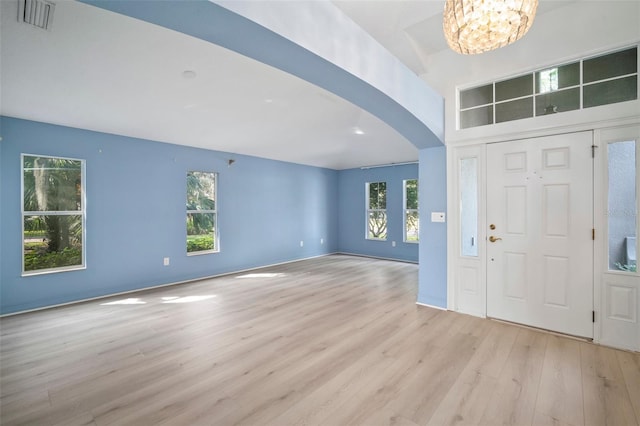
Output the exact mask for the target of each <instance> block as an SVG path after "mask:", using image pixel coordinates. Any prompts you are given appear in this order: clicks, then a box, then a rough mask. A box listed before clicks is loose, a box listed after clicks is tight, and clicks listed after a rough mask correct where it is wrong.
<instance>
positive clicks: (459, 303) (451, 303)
mask: <svg viewBox="0 0 640 426" xmlns="http://www.w3.org/2000/svg"><path fill="white" fill-rule="evenodd" d="M597 124H600V126H598V125H597ZM638 125H640V119H639V118H637V119H636V120H631V121H630V120H621V121H620V122H613V121H609V122H607V123H596V125H594V126H592V127H591V128H590V129H588V128H585V127H584V126H582V127H576V128H573V129H566V130H567V131H569V130H570V131H571V132H573V131H584V130H593V131H594V145H596V146H597V148H596V150H595V155H596V157H595V161H594V174H593V176H594V197H593V200H594V225H595V230H596V244H595V245H594V263H593V274H594V281H593V282H594V285H593V288H594V295H593V296H594V298H593V303H594V310H595V312H596V315H595V324H594V338H593V340H594V342H596V343H603V344H606V345H609V346H614V347H620V348H625V349H632V350H636V351H640V326H638V328H637V333H636V336H637V338H636V340H635V342H622V341H621V340H622V339H620V338H618V337H616V336H614V335H611V331H610V330H606V329H605V330H603V325H602V318H603V315H606V311H604V308H606V306H604V300H603V294H604V293H603V292H604V290H603V286H604V283H603V280H602V276H603V272H604V262H603V259H605V258H606V256H607V253H606V250H607V247H606V245H607V242H606V240H605V239H604V238H605V237H606V233H605V232H604V231H605V230H606V228H607V220H606V211H605V210H606V193H605V189H604V186H603V185H604V176H606V174H607V164H606V159H603V157H604V156H603V155H601V152H602V149H603V147H602V144H603V142H602V140H601V139H602V137H603V136H602V135H603V134H604V135H605V137H606V135H607V134H608V132H609V131H610V130H611V129H618V128H625V127H629V126H638ZM541 133H544V134H538V135H537V136H552V135H555V134H560V133H565V132H563V131H559V130H558V129H556V130H549V131H548V132H541ZM524 138H525V137H524V136H523V137H517V136H513V135H512V136H511V137H505V138H504V139H503V140H491V141H479V142H478V143H466V144H454V145H447V175H448V176H447V193H448V194H449V195H448V197H447V210H448V211H449V214H448V217H449V220H448V223H447V233H448V244H447V247H448V248H447V309H448V310H452V311H457V312H461V313H465V314H470V315H474V316H478V317H483V318H484V317H486V261H487V255H486V238H487V234H486V229H485V227H484V226H482V225H484V224H485V223H486V202H485V197H484V194H486V185H487V176H486V146H487V144H488V143H489V142H508V141H511V140H518V139H524ZM527 138H529V137H528V135H527ZM638 151H640V150H638ZM638 151H637V153H636V155H637V157H638V164H640V153H638ZM468 156H477V158H478V161H479V163H478V165H479V166H478V176H477V179H478V188H479V191H480V194H479V197H480V198H479V203H478V209H479V212H478V224H479V226H478V242H479V245H478V257H477V259H471V260H470V259H465V258H464V257H463V256H461V255H460V202H459V189H460V188H459V179H458V173H459V170H458V162H459V160H460V159H461V158H466V157H468ZM637 192H638V199H639V200H640V184H638V188H637ZM603 203H604V204H603ZM639 204H640V201H639ZM603 206H604V208H603ZM638 208H639V209H640V205H639V207H638ZM599 237H600V238H599ZM470 265H475V267H476V268H478V270H477V274H478V275H477V276H478V277H479V278H478V284H477V285H478V288H479V291H478V292H477V294H476V295H475V297H474V298H471V297H468V296H469V295H468V294H466V295H462V294H461V291H463V290H462V288H461V286H460V282H461V279H462V278H463V277H464V275H465V273H467V274H468V273H469V271H468V269H467V270H466V271H465V270H464V268H469V267H470ZM639 279H640V278H639ZM465 296H467V297H466V300H465ZM635 309H636V310H637V312H636V314H635V315H636V318H638V320H639V321H640V289H639V290H638V303H636V305H635ZM605 328H606V327H605ZM609 328H610V327H609Z"/></svg>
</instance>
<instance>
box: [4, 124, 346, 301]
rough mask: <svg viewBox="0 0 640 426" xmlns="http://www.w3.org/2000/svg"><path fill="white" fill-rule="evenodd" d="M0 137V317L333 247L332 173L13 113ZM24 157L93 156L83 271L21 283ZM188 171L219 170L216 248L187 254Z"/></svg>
mask: <svg viewBox="0 0 640 426" xmlns="http://www.w3.org/2000/svg"><path fill="white" fill-rule="evenodd" d="M0 131H1V136H2V142H0V164H1V165H2V167H1V171H0V189H1V191H0V201H1V207H0V215H1V218H2V221H1V222H0V235H1V236H2V239H1V242H0V252H1V253H2V254H3V256H2V257H0V259H1V260H0V312H1V313H10V312H15V311H20V310H26V309H32V308H37V307H42V306H48V305H54V304H59V303H64V302H69V301H73V300H79V299H85V298H91V297H96V296H101V295H106V294H112V293H117V292H122V291H128V290H134V289H140V288H144V287H150V286H155V285H160V284H165V283H172V282H178V281H182V280H189V279H195V278H200V277H206V276H211V275H216V274H221V273H225V272H229V271H237V270H241V269H247V268H252V267H256V266H262V265H268V264H273V263H278V262H285V261H291V260H296V259H301V258H306V257H312V256H318V255H322V254H326V253H332V252H336V251H337V250H338V241H337V229H338V224H337V217H338V214H337V212H338V209H337V201H336V200H337V199H338V194H337V187H338V172H337V171H334V170H328V169H321V168H315V167H309V166H302V165H296V164H291V163H284V162H279V161H272V160H265V159H260V158H255V157H249V156H241V155H236V154H227V153H221V152H215V151H208V150H203V149H197V148H189V147H184V146H178V145H171V144H165V143H159V142H152V141H146V140H140V139H133V138H127V137H122V136H116V135H111V134H104V133H97V132H92V131H87V130H80V129H73V128H67V127H61V126H54V125H49V124H44V123H37V122H32V121H25V120H18V119H13V118H8V117H0ZM21 153H30V154H40V155H51V156H61V157H71V158H79V159H85V160H86V193H87V231H86V232H87V234H86V235H87V243H86V244H87V246H86V253H87V258H86V265H87V268H86V269H85V270H80V271H71V272H62V273H54V274H45V275H37V276H29V277H21V252H20V249H19V248H20V247H21V234H20V232H21V231H20V230H21V216H20V200H21V194H20V154H21ZM229 158H233V159H235V160H236V162H235V163H234V164H233V165H231V166H230V167H229V166H228V165H227V160H228V159H229ZM189 170H202V171H215V172H218V173H219V181H218V192H219V196H218V199H219V209H220V210H219V226H220V246H221V252H220V253H216V254H208V255H200V256H187V255H186V248H185V239H186V227H185V185H186V173H187V171H189ZM321 238H322V239H324V244H320V239H321ZM301 240H303V241H304V247H300V241H301ZM163 257H170V259H171V264H170V266H163V262H162V261H163Z"/></svg>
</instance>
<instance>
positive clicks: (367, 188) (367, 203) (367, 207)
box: [364, 181, 389, 241]
mask: <svg viewBox="0 0 640 426" xmlns="http://www.w3.org/2000/svg"><path fill="white" fill-rule="evenodd" d="M381 183H384V185H385V194H384V206H385V208H384V209H381V208H379V207H378V208H374V209H372V208H371V200H370V192H371V190H370V188H371V185H372V184H377V185H379V184H381ZM365 194H366V195H365V211H366V214H365V234H364V235H365V239H366V240H370V241H387V234H388V230H389V216H388V215H387V182H386V181H377V182H367V183H366V184H365ZM379 202H380V200H379V199H378V203H379ZM371 213H382V214H383V215H384V220H385V224H386V225H385V226H386V229H387V230H386V231H385V234H384V238H377V237H371V236H369V217H370V215H371Z"/></svg>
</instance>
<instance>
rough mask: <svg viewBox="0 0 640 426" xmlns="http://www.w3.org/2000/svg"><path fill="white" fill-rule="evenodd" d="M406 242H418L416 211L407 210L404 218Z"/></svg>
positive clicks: (418, 226) (418, 229)
mask: <svg viewBox="0 0 640 426" xmlns="http://www.w3.org/2000/svg"><path fill="white" fill-rule="evenodd" d="M404 223H405V227H404V230H405V234H404V240H405V241H406V242H418V241H419V240H420V220H419V216H418V212H417V211H416V210H407V212H406V213H405V218H404Z"/></svg>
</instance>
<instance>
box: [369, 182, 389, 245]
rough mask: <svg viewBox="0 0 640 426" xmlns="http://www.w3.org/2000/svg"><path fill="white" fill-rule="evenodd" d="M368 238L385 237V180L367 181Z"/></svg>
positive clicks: (377, 238)
mask: <svg viewBox="0 0 640 426" xmlns="http://www.w3.org/2000/svg"><path fill="white" fill-rule="evenodd" d="M366 191H367V197H366V198H367V200H366V202H367V206H366V207H367V234H366V238H367V239H368V240H383V241H384V240H386V239H387V182H367V185H366Z"/></svg>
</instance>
